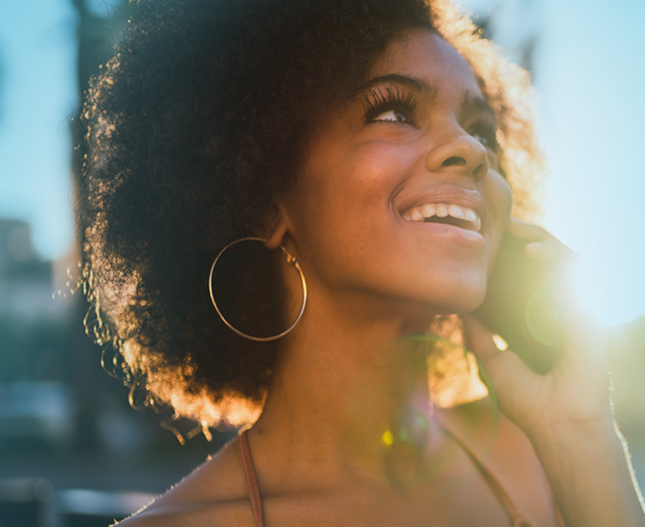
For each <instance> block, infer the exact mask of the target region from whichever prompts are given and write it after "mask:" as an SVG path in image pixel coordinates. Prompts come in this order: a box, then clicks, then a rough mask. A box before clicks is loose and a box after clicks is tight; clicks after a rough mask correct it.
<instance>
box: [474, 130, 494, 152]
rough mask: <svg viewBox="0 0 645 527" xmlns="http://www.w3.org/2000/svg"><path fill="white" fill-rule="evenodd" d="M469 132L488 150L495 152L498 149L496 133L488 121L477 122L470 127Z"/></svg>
mask: <svg viewBox="0 0 645 527" xmlns="http://www.w3.org/2000/svg"><path fill="white" fill-rule="evenodd" d="M469 134H470V135H471V136H472V137H474V138H475V139H477V141H479V142H480V143H481V144H482V145H484V146H485V147H486V148H488V149H489V150H490V151H492V152H497V151H498V150H499V143H498V142H497V135H496V132H495V127H494V126H491V125H490V124H488V123H477V124H476V125H475V126H474V127H473V128H472V129H471V131H470V132H469Z"/></svg>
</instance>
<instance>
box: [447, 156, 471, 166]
mask: <svg viewBox="0 0 645 527" xmlns="http://www.w3.org/2000/svg"><path fill="white" fill-rule="evenodd" d="M465 164H466V160H465V159H464V158H463V157H457V156H453V157H449V158H448V159H446V160H445V161H444V162H443V163H442V165H443V166H444V167H452V166H458V167H463V166H464V165H465Z"/></svg>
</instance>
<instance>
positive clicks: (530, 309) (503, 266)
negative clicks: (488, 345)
mask: <svg viewBox="0 0 645 527" xmlns="http://www.w3.org/2000/svg"><path fill="white" fill-rule="evenodd" d="M530 242H531V240H523V239H520V238H516V237H515V236H512V235H511V234H510V233H508V232H505V233H504V236H503V238H502V242H501V245H500V248H499V251H498V253H497V259H496V261H495V264H494V267H493V271H492V273H491V275H490V276H489V278H488V289H487V292H486V298H485V299H484V302H483V304H482V305H481V306H480V307H479V308H478V309H477V310H476V311H475V312H474V313H473V314H474V315H475V316H477V317H478V318H479V319H480V320H481V321H482V322H483V323H484V325H485V326H486V327H487V328H488V329H489V330H491V331H492V332H493V333H497V334H498V335H499V336H501V337H502V338H503V339H504V340H505V341H506V342H507V343H508V347H509V349H510V350H512V351H514V352H515V353H516V354H517V355H519V356H520V358H521V359H522V360H523V361H524V362H525V363H526V364H527V365H528V366H529V367H530V368H531V369H532V370H533V371H535V372H537V373H547V372H548V371H550V369H551V367H552V366H553V362H554V360H555V359H556V357H557V355H558V353H559V352H560V349H561V347H562V346H563V344H564V339H565V325H564V317H565V313H566V309H567V307H566V306H567V305H568V303H569V301H570V298H569V296H570V295H569V293H568V291H569V289H570V284H569V269H570V266H571V260H572V259H571V258H567V257H565V258H561V259H555V260H549V261H537V260H533V259H532V258H530V257H529V256H527V255H526V254H525V252H524V247H525V245H526V244H527V243H530Z"/></svg>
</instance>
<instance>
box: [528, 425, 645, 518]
mask: <svg viewBox="0 0 645 527" xmlns="http://www.w3.org/2000/svg"><path fill="white" fill-rule="evenodd" d="M533 445H534V448H535V450H536V453H537V455H538V457H539V458H540V461H541V463H542V466H543V467H544V470H545V472H546V475H547V478H548V480H549V483H550V484H551V488H552V489H553V493H554V496H555V499H556V502H557V504H558V507H559V509H560V512H561V513H562V516H563V518H564V521H565V524H566V526H567V527H608V526H615V525H616V526H618V525H620V526H621V527H645V514H644V512H643V506H642V504H641V502H640V493H639V491H638V490H637V487H635V485H634V483H635V482H634V481H633V478H632V474H633V473H632V471H631V463H630V461H629V459H628V457H627V455H626V454H627V453H626V451H625V449H624V447H623V441H622V440H621V438H620V437H619V435H618V433H617V430H615V429H614V427H613V426H612V424H611V423H603V424H602V425H598V426H593V427H588V428H586V429H581V428H577V429H575V430H570V431H567V432H566V433H559V434H557V435H556V434H549V435H547V436H543V437H540V438H538V439H536V440H533Z"/></svg>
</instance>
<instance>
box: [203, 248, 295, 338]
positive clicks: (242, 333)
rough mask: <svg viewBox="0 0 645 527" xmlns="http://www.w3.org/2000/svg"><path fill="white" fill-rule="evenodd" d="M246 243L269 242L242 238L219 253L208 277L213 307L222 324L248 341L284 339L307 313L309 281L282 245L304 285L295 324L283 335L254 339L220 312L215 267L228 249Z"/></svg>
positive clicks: (288, 260) (289, 261)
mask: <svg viewBox="0 0 645 527" xmlns="http://www.w3.org/2000/svg"><path fill="white" fill-rule="evenodd" d="M246 241H253V242H261V243H266V242H267V241H268V240H266V239H264V238H257V237H255V236H248V237H246V238H240V239H239V240H235V241H232V242H231V243H229V244H228V245H227V246H226V247H224V248H223V249H222V250H221V251H220V252H219V254H218V255H217V256H216V257H215V260H213V265H211V271H210V273H209V275H208V290H209V292H210V294H211V301H212V302H213V306H214V307H215V311H217V314H218V315H219V318H221V319H222V322H224V324H226V325H227V326H228V327H229V328H230V329H231V330H232V331H234V332H235V333H237V334H238V335H239V336H240V337H244V338H245V339H248V340H254V341H256V342H270V341H272V340H277V339H279V338H281V337H284V336H285V335H286V334H287V333H289V332H290V331H291V330H292V329H293V328H295V327H296V324H298V322H300V319H301V318H302V314H303V313H304V312H305V306H306V305H307V280H305V274H304V273H303V272H302V269H301V268H300V264H299V263H298V261H297V260H296V259H295V257H294V256H293V255H292V254H291V253H290V252H289V251H287V250H286V249H285V248H284V247H283V246H282V245H280V249H281V250H282V252H283V253H284V255H285V256H286V257H287V262H288V263H290V264H291V265H293V266H294V267H295V268H296V271H298V274H299V275H300V282H301V283H302V306H300V312H299V313H298V317H297V318H296V320H295V322H294V323H293V324H291V325H290V326H289V327H288V328H287V329H285V330H284V331H283V332H282V333H279V334H277V335H272V336H271V337H254V336H253V335H249V334H247V333H244V332H243V331H240V330H239V329H237V328H236V327H234V326H233V325H232V324H231V323H230V322H229V321H228V320H226V318H224V315H223V314H222V312H221V311H220V310H219V307H217V302H216V301H215V294H214V293H213V273H214V271H215V266H216V265H217V261H218V260H219V259H220V257H221V256H222V254H224V253H225V252H226V250H227V249H229V248H230V247H232V246H233V245H235V244H237V243H240V242H246Z"/></svg>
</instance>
